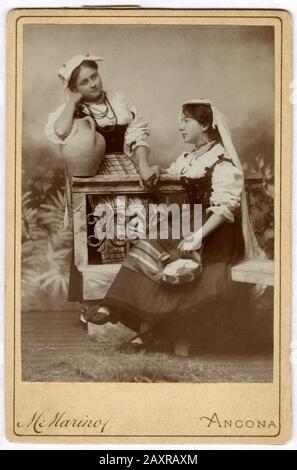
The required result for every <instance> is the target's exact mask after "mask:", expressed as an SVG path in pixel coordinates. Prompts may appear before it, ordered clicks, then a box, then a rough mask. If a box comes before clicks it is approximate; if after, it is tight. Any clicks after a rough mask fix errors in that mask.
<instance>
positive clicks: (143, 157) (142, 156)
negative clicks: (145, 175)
mask: <svg viewBox="0 0 297 470" xmlns="http://www.w3.org/2000/svg"><path fill="white" fill-rule="evenodd" d="M133 156H134V159H135V163H136V165H137V166H138V168H139V170H140V171H141V170H146V169H147V168H149V166H150V165H149V161H148V151H147V147H144V146H139V147H136V149H135V150H134V153H133Z"/></svg>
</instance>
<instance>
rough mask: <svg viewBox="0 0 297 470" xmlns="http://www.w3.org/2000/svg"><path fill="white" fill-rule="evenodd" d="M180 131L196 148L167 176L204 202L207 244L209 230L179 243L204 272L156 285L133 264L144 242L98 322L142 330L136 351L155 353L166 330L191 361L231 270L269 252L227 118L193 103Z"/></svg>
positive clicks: (186, 108) (228, 284) (121, 274)
mask: <svg viewBox="0 0 297 470" xmlns="http://www.w3.org/2000/svg"><path fill="white" fill-rule="evenodd" d="M179 129H180V132H181V134H182V137H183V139H184V141H185V143H189V144H192V145H193V148H192V150H190V151H186V152H183V153H182V154H181V155H180V156H179V157H178V158H177V160H176V161H175V162H174V163H172V165H171V166H170V168H169V169H167V170H165V171H166V172H167V173H169V174H171V175H175V176H177V177H178V178H180V179H181V181H184V182H185V184H186V188H188V189H189V191H190V194H191V197H192V198H193V195H194V199H195V202H196V203H200V204H202V246H201V247H200V248H199V250H198V251H197V246H198V242H199V240H198V238H199V236H200V235H201V231H198V232H199V233H198V232H194V233H193V234H192V235H191V236H190V237H188V238H185V239H182V240H180V242H179V245H178V251H179V254H180V257H189V255H191V252H192V251H193V250H194V252H196V254H197V252H198V253H199V255H200V257H201V262H202V272H201V274H200V275H199V276H198V277H196V278H195V279H194V280H193V281H191V282H188V283H184V284H183V285H180V286H179V285H170V284H166V283H160V282H155V281H154V280H153V279H152V277H151V276H148V275H147V274H146V273H145V269H142V267H141V266H140V264H138V267H137V265H136V264H135V263H133V260H132V255H133V250H136V251H137V244H138V243H141V240H140V241H139V242H136V244H135V248H132V249H131V251H130V254H128V256H127V258H126V260H125V262H124V263H123V265H122V267H121V269H120V271H119V273H118V275H117V276H116V278H115V280H114V282H113V283H112V285H111V287H110V288H109V290H108V292H107V294H106V296H105V298H104V301H103V305H104V309H105V310H104V311H103V310H101V312H102V313H101V316H99V318H98V323H99V324H100V323H101V324H103V323H105V322H108V321H112V322H117V321H120V322H122V323H124V324H126V325H127V326H129V327H131V328H132V329H134V330H135V331H137V332H138V334H137V336H136V337H135V338H134V339H133V340H132V341H131V342H130V344H129V345H128V349H129V348H132V350H136V349H137V350H138V349H142V348H146V349H148V348H149V347H150V345H151V338H152V336H155V335H158V330H160V329H162V328H164V325H165V329H166V330H167V331H168V335H169V337H170V340H171V341H172V344H173V345H175V353H176V354H180V355H188V354H189V350H190V343H189V341H190V339H191V336H192V335H191V333H193V332H192V331H191V330H192V329H193V326H192V325H193V324H194V322H195V319H197V317H199V315H201V314H202V312H204V313H205V312H207V307H208V306H211V305H212V302H214V301H215V302H221V301H223V300H224V299H228V298H229V296H230V291H231V276H230V267H231V266H232V265H233V264H235V263H236V262H237V261H238V260H239V259H240V258H242V257H244V256H245V257H247V258H257V257H258V258H264V257H265V254H264V252H263V251H262V250H261V249H260V247H259V245H258V243H257V240H256V237H255V235H254V232H253V230H252V226H251V222H250V218H249V214H248V208H247V201H246V194H245V191H244V177H243V171H242V167H241V164H240V161H239V159H238V156H237V153H236V150H235V148H234V146H233V143H232V140H231V135H230V132H229V129H228V125H227V121H226V118H225V117H224V115H223V114H222V113H220V111H219V110H217V109H216V108H215V107H214V106H213V105H212V104H211V103H210V102H209V101H208V100H204V99H198V100H196V99H195V100H191V101H189V102H186V103H184V104H183V105H182V111H181V115H180V128H179ZM191 182H192V183H195V184H191ZM195 192H196V194H195ZM193 193H194V194H193ZM195 196H196V198H195ZM148 242H149V243H152V242H150V241H149V240H148Z"/></svg>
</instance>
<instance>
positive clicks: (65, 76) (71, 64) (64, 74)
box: [58, 54, 103, 88]
mask: <svg viewBox="0 0 297 470" xmlns="http://www.w3.org/2000/svg"><path fill="white" fill-rule="evenodd" d="M84 60H92V61H93V62H101V61H102V60H103V58H102V57H99V56H97V55H90V54H79V55H76V56H74V57H72V59H70V60H68V62H66V63H65V64H63V65H62V67H61V68H60V70H59V72H58V77H60V78H62V80H63V84H64V88H67V87H68V83H69V80H70V77H71V74H72V72H73V70H74V69H76V67H79V66H80V64H81V63H82V62H83V61H84Z"/></svg>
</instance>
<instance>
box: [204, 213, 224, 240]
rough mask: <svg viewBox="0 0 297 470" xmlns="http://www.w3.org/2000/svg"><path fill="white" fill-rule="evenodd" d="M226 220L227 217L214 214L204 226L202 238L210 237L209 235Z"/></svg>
mask: <svg viewBox="0 0 297 470" xmlns="http://www.w3.org/2000/svg"><path fill="white" fill-rule="evenodd" d="M225 220H226V218H225V217H224V216H223V215H217V214H212V215H211V216H210V217H209V219H207V221H206V222H205V224H203V226H202V238H206V237H208V235H210V234H211V233H212V232H214V231H215V230H216V229H217V228H219V227H220V225H222V223H223V222H225Z"/></svg>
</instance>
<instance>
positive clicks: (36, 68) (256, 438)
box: [6, 8, 292, 444]
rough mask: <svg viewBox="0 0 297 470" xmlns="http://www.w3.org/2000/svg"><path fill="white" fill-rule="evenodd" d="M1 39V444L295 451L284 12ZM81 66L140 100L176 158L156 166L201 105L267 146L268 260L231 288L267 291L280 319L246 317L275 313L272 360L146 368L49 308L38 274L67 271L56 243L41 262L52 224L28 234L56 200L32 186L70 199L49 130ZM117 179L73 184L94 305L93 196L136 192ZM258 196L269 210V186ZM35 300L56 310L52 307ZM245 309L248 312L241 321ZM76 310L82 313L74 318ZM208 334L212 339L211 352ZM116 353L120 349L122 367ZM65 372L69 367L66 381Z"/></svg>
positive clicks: (99, 17)
mask: <svg viewBox="0 0 297 470" xmlns="http://www.w3.org/2000/svg"><path fill="white" fill-rule="evenodd" d="M7 37H8V40H7V44H8V46H7V108H8V112H7V188H8V192H7V200H6V204H7V225H6V226H7V230H6V246H7V248H6V260H7V262H6V434H7V438H8V439H9V440H11V441H13V442H30V443H39V444H43V443H48V442H51V443H90V444H93V443H94V444H103V443H105V444H106V443H120V444H122V443H131V444H136V443H153V444H161V443H172V444H196V443H212V444H213V443H225V444H227V443H229V444H230V443H239V444H242V443H255V444H260V443H261V444H280V443H285V442H287V441H288V440H289V439H290V436H291V379H290V362H289V344H290V256H291V253H290V223H291V217H290V211H291V207H290V198H291V143H292V135H291V104H290V83H291V79H292V67H291V55H292V30H291V18H290V15H289V14H288V13H287V12H283V11H281V10H269V11H268V10H267V11H266V10H224V11H222V10H165V9H164V10H153V9H137V8H135V9H134V8H133V9H129V8H127V9H104V8H100V9H96V8H94V9H91V10H90V9H75V10H71V9H65V10H64V9H36V10H34V9H22V10H14V11H12V12H11V13H10V14H9V17H8V27H7ZM232 38H233V39H232ZM193 41H196V42H193ZM193 44H195V47H194V49H195V54H194V56H195V57H194V56H193ZM119 45H121V47H119ZM222 45H225V48H222ZM122 46H125V47H122ZM98 48H99V49H98ZM97 49H98V50H97ZM86 52H88V53H90V54H96V55H97V54H98V55H100V56H101V55H102V56H103V57H104V58H105V61H104V64H105V65H102V75H103V79H104V80H105V81H106V82H107V81H109V82H110V85H111V87H113V88H115V89H119V90H121V88H122V91H124V92H125V94H129V96H130V95H131V94H132V93H133V96H132V99H133V100H135V102H136V104H137V107H138V108H141V111H142V113H143V114H145V115H146V116H145V117H146V118H147V119H148V120H149V121H150V125H151V129H152V131H151V145H152V148H153V152H152V154H151V155H152V158H153V159H154V162H157V160H158V159H160V160H162V158H163V159H164V160H166V158H167V157H168V158H167V160H166V161H162V163H163V164H164V166H166V164H167V166H168V164H169V162H170V155H171V156H173V155H176V156H177V155H178V154H179V153H181V152H180V151H181V150H182V147H181V142H180V141H179V140H178V138H177V137H176V136H175V134H177V132H176V128H177V117H178V112H179V109H180V108H179V104H180V103H182V102H184V101H185V100H186V99H189V98H191V97H194V96H195V95H196V97H197V98H200V97H201V96H202V95H204V96H206V95H207V97H210V98H212V99H213V100H214V101H215V102H216V103H217V104H218V105H220V108H223V109H224V110H225V111H226V114H227V115H228V117H229V118H230V127H231V129H232V132H233V134H234V133H236V132H237V144H238V145H237V146H238V148H239V147H240V148H241V150H242V151H243V150H244V146H243V144H242V141H241V137H240V136H241V135H243V136H244V137H246V136H247V135H248V134H245V133H244V132H246V129H247V127H248V124H250V127H249V129H250V133H249V135H248V137H247V138H248V139H250V140H249V142H253V141H255V140H257V139H258V140H259V135H260V140H259V141H260V143H261V142H262V143H263V141H264V140H265V139H268V141H269V142H270V147H269V144H268V147H269V149H270V152H272V153H270V156H269V158H270V160H269V162H270V170H269V171H270V172H271V173H270V176H271V174H273V175H274V199H273V208H272V211H273V209H274V226H273V227H272V226H271V227H270V229H271V230H274V252H273V256H272V257H273V260H272V259H270V260H269V261H267V262H265V261H264V262H263V263H260V264H258V263H257V262H254V261H253V260H251V261H250V262H248V263H246V262H243V263H241V265H237V266H236V267H235V268H233V271H232V273H231V275H232V278H233V282H234V284H236V286H237V288H238V289H240V288H242V289H243V290H244V289H247V288H248V287H251V286H252V284H255V283H262V284H263V283H265V284H266V285H268V286H269V289H270V291H269V292H270V294H269V295H270V307H269V308H268V309H266V310H265V309H264V310H263V309H262V310H261V309H260V304H261V302H262V300H263V298H262V300H260V299H259V300H256V301H255V302H256V303H255V304H254V308H253V309H252V310H253V312H254V315H256V314H258V315H260V314H259V312H258V310H259V309H260V310H261V311H262V315H263V316H265V314H266V315H267V318H266V320H265V319H264V320H265V321H266V323H265V321H264V320H263V316H262V317H261V321H262V323H261V324H262V325H263V324H264V325H265V324H266V325H267V328H268V329H269V328H271V335H272V337H273V341H272V340H271V341H270V349H269V348H268V350H266V352H265V354H264V355H263V351H262V349H261V347H258V348H257V347H255V349H254V350H251V351H249V353H247V354H246V355H245V356H244V358H243V355H242V354H241V353H240V350H238V349H237V350H236V348H235V352H234V351H233V352H231V353H230V352H229V353H228V354H227V353H226V352H225V353H224V352H223V353H222V352H221V353H220V352H217V353H215V354H214V353H212V351H209V350H208V352H204V353H201V354H197V355H196V356H195V355H194V356H191V357H189V358H176V357H174V356H173V355H172V354H171V353H169V354H168V353H162V354H161V353H150V354H148V353H141V354H138V355H132V356H129V357H126V356H125V358H126V359H125V360H124V359H123V358H124V356H123V355H121V353H120V352H118V351H117V348H116V347H115V345H114V342H117V340H118V339H119V338H122V339H123V338H124V339H125V340H127V339H129V338H130V336H129V335H131V332H130V330H128V329H126V330H124V329H121V326H119V325H112V324H109V325H106V326H105V327H98V326H96V325H94V324H92V323H90V324H89V332H87V331H84V330H82V329H80V328H79V327H78V326H77V324H76V321H77V317H78V304H76V305H75V306H74V307H72V304H66V299H65V298H64V304H63V308H62V309H61V308H60V310H58V311H57V309H56V310H55V309H54V307H53V305H55V296H56V299H57V304H58V303H59V302H60V300H61V298H60V296H61V292H60V291H59V288H57V289H56V290H55V289H54V290H53V292H54V293H51V294H49V291H48V290H47V288H48V285H47V284H46V283H44V282H45V281H44V282H43V283H42V282H41V281H42V279H44V280H45V279H47V277H46V274H44V273H43V272H42V271H40V270H39V271H38V269H39V267H40V265H39V264H38V263H40V262H41V265H42V264H43V265H46V266H47V268H46V269H47V272H48V271H50V270H51V269H52V270H53V271H50V272H53V273H56V271H55V269H58V272H59V273H60V274H59V275H61V276H63V275H64V277H65V279H66V281H65V282H67V279H68V278H67V269H66V270H65V266H64V267H62V266H60V265H59V257H58V253H57V252H55V250H53V249H52V247H53V244H51V243H53V239H51V241H49V239H47V240H48V245H47V246H46V247H45V248H44V250H45V251H44V257H43V260H42V261H40V259H39V258H38V251H37V248H36V246H37V245H34V243H36V242H37V241H39V245H38V246H39V247H40V246H41V245H40V244H42V243H43V241H44V239H45V238H44V237H45V233H44V229H46V227H49V225H46V224H50V223H52V220H53V219H50V221H48V219H47V222H46V221H45V222H44V224H43V225H42V224H41V226H39V228H40V231H39V232H38V233H39V236H37V239H36V238H35V239H34V237H33V238H32V236H30V230H31V229H32V227H33V225H34V223H35V222H36V217H37V218H38V217H41V215H42V214H44V212H42V210H43V211H44V206H42V204H47V203H48V200H47V201H45V200H43V201H41V199H39V200H38V201H36V203H35V205H34V203H32V201H31V200H30V196H32V191H33V189H32V188H33V186H34V184H35V183H34V182H36V181H37V180H38V177H37V176H38V172H39V182H40V184H43V185H45V184H48V185H49V186H48V187H47V189H46V190H45V189H44V186H43V188H41V189H40V193H39V194H41V193H42V194H45V192H46V191H48V192H49V193H50V194H52V195H54V193H55V192H54V191H53V192H52V193H51V189H52V188H53V186H54V185H55V184H56V187H55V188H56V189H57V190H58V189H60V188H61V186H62V185H61V184H60V186H59V183H58V182H57V180H55V179H54V178H53V177H48V174H47V171H52V172H54V171H56V173H55V174H60V175H61V174H62V173H61V172H62V162H61V158H60V156H59V153H58V148H57V147H56V146H54V145H52V144H50V143H49V142H48V141H46V140H45V137H44V131H43V129H44V125H45V123H46V119H47V116H48V114H49V113H50V112H52V111H53V109H54V108H55V107H57V106H58V105H59V104H61V103H62V102H63V100H64V95H63V87H62V86H61V84H59V82H58V79H57V78H56V73H57V71H58V70H59V67H60V66H61V65H62V64H63V62H64V61H65V60H67V58H69V57H71V56H75V55H76V54H81V53H83V54H84V53H86ZM218 53H219V54H220V58H219V57H218V55H217V54H218ZM106 59H107V60H106ZM109 59H110V60H109ZM100 67H101V65H100ZM100 71H101V68H100ZM149 72H150V73H149ZM162 77H163V78H162ZM55 80H56V81H55ZM59 86H60V88H59ZM265 110H266V111H265ZM172 116H174V119H173V118H172ZM259 116H262V117H263V120H262V124H261V121H260V119H258V117H259ZM269 123H270V124H269ZM269 139H270V140H269ZM259 145H260V144H259ZM251 148H253V147H252V145H251ZM159 149H161V150H159ZM166 149H167V150H166ZM256 149H257V146H256ZM253 150H254V148H253ZM261 151H262V150H261V146H260V147H259V152H261ZM166 152H167V154H166ZM178 152H179V153H178ZM273 152H274V156H273V155H272V154H273ZM166 156H167V157H166ZM266 156H267V155H266ZM256 157H257V158H258V160H257V158H256ZM264 157H265V156H264ZM172 158H173V157H172ZM259 158H260V160H259ZM264 160H265V158H264ZM259 161H260V162H261V161H262V160H261V156H260V157H259V155H257V154H252V153H251V155H250V160H249V163H252V165H254V166H256V163H257V162H259ZM38 165H41V168H42V170H40V169H39V168H38ZM261 165H262V164H261V163H260V169H261V168H263V165H262V167H261ZM57 168H59V170H57ZM267 171H268V170H267ZM59 172H60V173H59ZM263 172H264V170H263ZM40 173H42V174H43V176H44V178H43V177H42V176H40ZM258 176H259V175H258ZM46 178H47V179H46ZM96 178H97V180H96ZM263 178H264V180H263ZM265 178H266V180H265ZM267 178H268V179H269V175H268V174H266V176H265V174H264V173H263V174H262V179H260V183H259V180H257V178H256V177H255V178H254V180H253V181H252V180H249V181H250V183H251V187H252V190H251V192H250V194H251V197H253V195H254V193H253V188H256V189H257V188H258V190H259V191H260V192H261V191H262V190H263V189H262V186H261V184H262V183H263V181H264V182H265V181H266V182H267ZM29 180H30V182H29ZM111 180H112V178H111ZM111 180H110V181H109V180H108V178H107V179H106V180H105V181H104V182H102V181H101V182H100V177H98V176H96V177H95V179H94V178H87V179H86V180H84V181H83V180H82V179H81V178H74V180H73V181H72V188H71V189H72V196H73V204H74V206H73V207H74V223H75V224H76V226H75V228H76V231H75V234H76V235H75V236H76V239H75V249H76V250H77V253H76V255H77V256H78V257H79V256H80V257H81V258H82V260H83V262H82V264H81V265H80V268H81V273H82V276H83V279H84V289H85V295H86V298H87V299H88V300H90V299H91V298H92V295H93V292H94V290H96V289H97V284H96V269H97V267H96V266H95V267H94V265H88V259H87V258H86V255H85V250H86V246H85V239H86V229H85V227H86V214H85V213H84V210H85V206H86V194H87V193H88V192H89V193H90V192H91V193H97V194H100V191H101V194H102V191H103V193H104V194H106V192H110V191H111V192H112V190H113V188H114V187H115V184H117V185H119V186H118V187H119V188H122V187H121V186H120V185H121V184H122V185H123V188H122V190H123V191H124V192H125V191H126V192H128V193H129V192H133V191H134V192H135V191H136V192H137V190H138V192H139V188H138V181H137V178H136V179H135V178H134V179H133V178H130V180H129V178H128V179H126V180H125V181H124V182H123V181H122V182H120V181H117V182H116V183H115V182H114V181H113V180H112V181H111ZM257 182H258V183H257ZM103 183H104V184H103ZM161 183H162V184H161V186H162V185H163V186H162V188H163V189H164V188H165V189H164V192H165V193H166V191H167V193H166V194H167V195H168V192H170V190H171V191H173V190H176V191H177V188H176V187H173V186H174V185H173V183H171V182H170V181H169V182H168V181H165V180H164V181H163V182H161ZM270 183H271V179H270ZM270 183H269V184H270ZM30 184H31V186H30ZM257 184H258V186H257ZM259 184H260V185H259ZM271 184H272V183H271ZM100 185H101V186H100ZM104 185H105V186H104ZM166 185H167V186H166ZM170 185H171V186H170ZM172 185H173V186H172ZM253 185H254V186H253ZM100 188H101V189H100ZM102 188H103V189H102ZM166 188H167V189H166ZM168 188H169V189H168ZM170 188H171V189H170ZM259 188H260V189H259ZM264 189H265V191H266V193H265V194H266V196H267V192H269V190H270V189H271V187H268V186H267V185H266V186H265V188H264ZM30 191H31V192H30ZM42 191H43V192H42ZM160 192H162V191H161V190H160ZM55 194H56V196H57V193H55ZM59 194H60V193H59ZM61 194H62V193H61ZM266 196H265V197H266ZM267 197H268V196H267ZM28 200H30V201H31V202H29V203H28ZM270 200H271V199H270ZM55 202H56V205H55V206H54V207H55V210H54V211H52V212H51V216H52V218H55V217H56V218H59V217H60V219H61V220H60V222H62V219H63V198H61V199H60V200H57V199H56V201H55ZM262 202H263V201H262ZM59 204H60V206H59ZM52 207H53V206H51V207H48V210H49V211H51V210H52ZM61 207H62V209H61ZM260 210H262V209H260ZM36 214H37V215H36ZM61 214H62V215H61ZM48 215H49V213H48ZM262 218H263V217H262ZM38 220H39V222H40V219H38ZM35 228H36V227H35ZM35 233H36V232H35ZM36 240H37V241H36ZM32 244H33V245H32ZM32 246H33V248H32ZM34 247H35V248H34ZM64 248H65V249H66V248H67V245H65V246H64ZM68 248H69V246H68ZM32 249H33V251H32ZM30 250H31V252H30ZM50 250H52V251H51V253H50ZM28 252H30V253H31V255H32V256H31V258H30V260H29V261H28V256H27V255H28ZM49 253H50V254H49ZM60 254H61V253H60ZM55 256H56V257H55ZM28 263H29V264H28ZM46 263H47V264H46ZM57 266H58V268H57ZM66 267H67V266H66ZM40 269H42V268H41V267H40ZM44 269H45V268H44ZM63 269H64V270H65V272H64V274H61V273H62V271H63ZM94 273H95V274H94ZM42 276H44V277H42ZM53 277H54V278H55V279H54V280H53V279H52V280H51V281H49V284H51V282H54V281H55V282H57V283H58V282H59V279H60V278H59V277H58V275H57V274H54V275H53ZM92 283H93V284H92ZM54 285H55V284H54ZM57 285H58V284H57ZM30 289H31V290H32V289H33V291H34V289H35V291H34V292H35V294H34V296H33V298H34V299H35V301H36V305H35V308H34V304H32V303H31V304H29V307H28V305H27V304H26V302H27V300H28V296H29V294H30ZM51 292H52V291H51ZM245 292H246V291H245ZM271 292H272V294H271ZM46 295H48V297H46ZM50 296H51V297H50ZM53 296H54V302H53ZM88 296H89V297H88ZM58 298H59V299H58ZM41 299H48V300H43V301H42V302H43V306H40V301H41ZM58 300H59V302H58ZM38 302H39V304H38ZM47 302H48V303H47ZM246 303H247V298H246V297H242V303H241V307H242V309H244V308H246ZM261 305H262V304H261ZM42 307H43V308H42ZM258 307H259V309H258ZM71 308H73V314H71V313H70V314H69V312H68V313H67V309H68V310H70V309H71ZM234 308H235V307H234ZM49 312H50V313H49ZM256 312H258V313H256ZM263 312H264V313H263ZM265 312H266V313H265ZM267 312H268V313H267ZM241 318H242V317H241ZM257 318H258V317H257ZM254 320H255V317H253V314H251V315H250V316H249V317H245V321H246V322H250V321H251V322H252V321H254ZM241 321H242V320H241ZM67 322H68V323H67ZM74 324H75V326H74ZM269 325H270V326H269ZM217 326H218V325H216V327H217ZM263 331H264V333H265V334H267V331H265V328H264V330H263ZM212 333H213V329H212V328H208V330H207V333H206V335H208V337H207V341H208V338H209V339H210V338H211V336H212ZM88 334H89V336H88ZM265 334H264V336H265ZM91 335H95V336H96V339H97V342H96V341H95V342H94V341H93V340H92V339H90V336H91ZM265 337H266V336H265ZM59 338H60V339H59ZM260 342H261V340H260V339H259V344H258V346H261V345H260ZM272 343H273V344H272ZM110 347H115V349H113V351H114V352H113V353H112V354H111V353H110V349H109V348H110ZM259 351H260V352H259ZM67 361H68V362H67ZM84 361H85V362H84ZM83 362H84V364H83ZM65 364H66V365H67V364H68V365H69V364H70V365H71V367H72V369H71V371H70V372H69V370H67V367H66V366H65ZM106 364H110V367H109V370H108V372H106V369H108V367H106ZM65 367H66V369H65ZM84 367H86V368H87V370H88V373H87V374H85V373H84ZM104 367H105V368H104ZM160 367H161V368H163V369H164V371H165V372H166V371H167V372H168V370H169V371H170V373H171V372H172V374H173V375H172V377H173V378H171V379H170V378H169V376H170V374H167V376H166V374H165V372H164V374H165V378H164V375H163V378H162V377H161V376H160V373H159V371H160ZM133 368H134V369H135V374H134V375H133V373H132V375H131V369H133ZM158 368H159V369H158ZM120 370H121V372H119V371H120ZM144 370H145V372H144ZM100 371H101V372H100ZM102 371H103V372H102ZM111 371H113V375H112V374H111V373H110V372H111ZM139 371H141V374H142V375H141V374H140V372H139ZM108 373H109V374H110V375H108ZM121 373H122V374H123V375H121ZM96 374H97V375H96ZM100 374H101V375H100ZM106 374H107V375H106ZM102 377H103V378H102ZM119 377H120V378H119Z"/></svg>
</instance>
